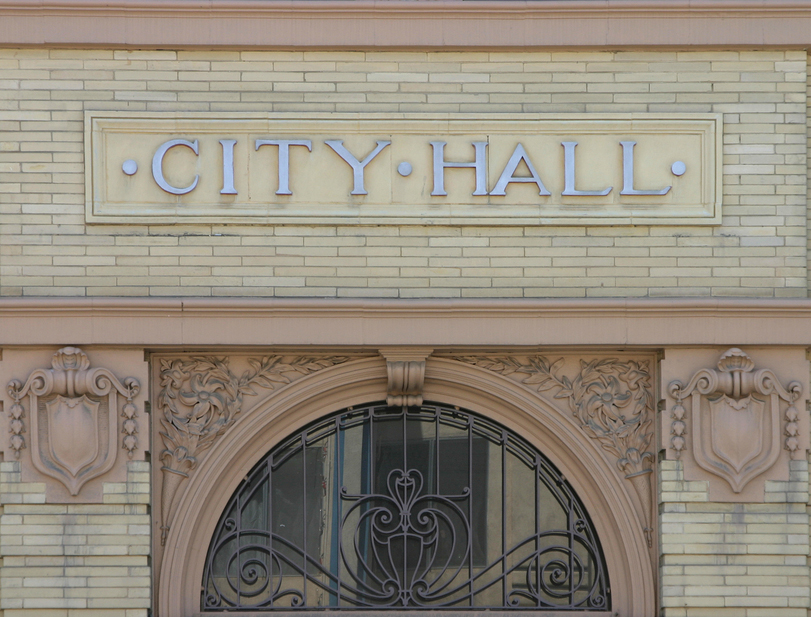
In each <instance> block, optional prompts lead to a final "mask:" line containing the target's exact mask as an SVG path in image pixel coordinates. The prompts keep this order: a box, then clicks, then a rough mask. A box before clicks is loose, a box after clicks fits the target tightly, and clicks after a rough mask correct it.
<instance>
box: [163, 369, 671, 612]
mask: <svg viewBox="0 0 811 617" xmlns="http://www.w3.org/2000/svg"><path fill="white" fill-rule="evenodd" d="M387 380H388V377H387V371H386V368H385V366H384V363H383V362H381V361H380V358H379V357H378V358H360V359H357V360H353V361H349V362H345V363H342V364H339V365H336V366H333V367H330V368H327V369H324V370H323V371H319V372H317V373H314V374H312V375H307V376H304V377H302V378H301V379H298V380H296V381H295V382H294V383H291V384H289V385H287V386H286V387H284V388H283V389H280V390H279V391H278V392H277V393H276V394H275V395H274V396H272V397H269V398H267V399H265V400H263V401H261V402H259V403H258V404H257V405H256V406H255V407H253V408H252V409H250V410H249V411H248V412H243V413H242V414H240V416H239V418H238V419H237V420H236V421H235V423H234V425H233V426H232V427H231V428H230V429H229V430H228V432H227V433H226V434H225V435H223V436H222V437H221V438H219V439H218V440H217V441H216V442H215V443H214V444H213V445H212V447H211V450H210V452H209V454H208V455H207V456H206V457H205V458H204V459H202V460H201V462H200V464H199V466H198V468H197V470H196V471H195V473H194V474H193V475H192V476H190V478H189V479H188V486H187V488H186V489H185V490H184V491H183V493H182V495H180V496H179V497H178V498H177V504H176V506H175V509H176V512H175V513H174V516H175V517H176V520H182V521H183V524H182V525H172V526H171V528H170V529H169V532H168V536H167V540H166V544H165V549H164V552H163V555H162V557H161V559H160V563H159V564H157V567H158V568H159V573H158V575H157V587H158V605H157V608H158V614H160V615H161V617H186V615H195V614H198V613H199V603H200V581H201V580H202V573H203V566H204V561H205V556H206V551H207V548H208V545H209V542H210V541H211V537H212V534H213V532H214V527H215V526H216V524H217V521H218V520H219V517H220V515H221V513H222V510H223V508H224V507H225V505H226V503H227V500H228V499H229V498H230V496H231V494H232V493H233V491H234V490H236V487H237V486H238V485H239V483H240V482H241V481H242V479H243V478H244V477H245V474H246V473H247V471H249V470H250V469H251V468H252V467H253V466H254V465H255V464H256V462H257V461H259V460H260V459H261V457H262V456H264V454H266V453H267V451H268V450H269V449H270V448H272V447H273V446H274V445H276V444H277V443H279V442H280V441H281V440H282V439H284V438H285V437H287V436H288V435H290V434H291V433H293V432H295V431H297V430H300V429H301V428H302V427H304V426H305V425H307V424H308V423H310V422H312V421H314V420H316V419H317V418H320V417H322V416H323V415H325V414H328V413H331V412H334V411H339V410H341V409H345V408H347V407H351V406H354V405H360V404H364V403H368V402H371V401H374V400H379V399H380V395H381V392H385V387H386V383H387ZM423 396H424V397H425V399H426V400H436V401H442V402H443V403H444V404H449V405H458V406H460V407H464V408H465V409H470V410H472V411H475V412H478V413H483V414H485V415H487V416H488V417H490V418H492V419H493V420H495V421H497V422H500V423H502V424H504V425H505V426H507V427H508V428H510V430H513V431H516V432H518V433H519V434H521V435H523V436H524V437H525V438H526V439H528V440H529V441H530V442H532V443H533V444H534V445H536V446H537V447H539V448H540V449H541V451H543V452H544V453H545V454H546V455H547V456H549V457H550V458H551V460H552V461H553V462H554V463H555V465H556V466H557V467H558V469H559V470H560V471H561V472H562V473H563V474H564V475H565V477H566V478H567V480H569V481H570V482H571V483H572V485H573V486H574V487H575V490H576V491H577V493H578V495H579V496H581V498H582V499H583V501H584V503H585V506H586V508H587V509H588V511H589V513H590V515H591V516H592V517H593V519H594V524H595V526H596V528H597V532H598V534H599V537H600V541H601V542H602V544H603V546H604V549H605V553H606V556H607V557H606V558H607V561H608V563H607V566H608V571H609V576H610V577H611V589H612V594H613V596H614V597H615V598H617V600H616V606H615V607H614V610H616V611H618V612H619V613H620V614H622V615H631V616H637V615H639V616H641V615H651V614H653V612H654V611H655V599H654V596H655V585H654V575H653V567H652V563H651V558H650V554H649V549H648V547H647V543H646V541H645V538H644V536H643V534H641V533H640V532H639V529H640V528H641V527H643V526H644V521H643V520H642V519H641V516H640V514H639V512H638V507H637V505H636V502H637V500H638V497H637V496H636V494H635V493H634V491H633V489H631V487H630V486H629V485H628V484H627V483H625V482H624V481H623V479H622V478H621V477H620V476H619V475H618V474H616V473H615V472H614V471H613V470H612V469H611V468H610V466H609V465H608V464H607V462H606V459H605V457H604V456H603V454H602V453H601V448H600V447H599V444H598V443H597V442H596V441H595V440H584V439H583V438H582V429H581V428H580V427H579V426H578V425H577V423H576V422H575V421H574V419H573V418H571V417H568V416H567V415H564V414H561V413H560V411H559V410H558V409H556V408H554V407H553V406H552V405H550V404H549V403H548V402H546V401H544V400H543V399H541V398H539V397H538V396H536V395H535V394H533V393H531V392H530V391H529V390H528V389H527V388H526V387H525V386H522V385H520V384H517V383H516V382H514V381H512V380H510V379H508V378H505V377H504V376H503V375H500V374H497V373H494V372H490V371H486V370H482V369H480V368H478V367H475V366H471V365H469V364H464V363H461V362H457V361H455V360H451V359H448V358H434V357H431V358H430V359H429V360H428V361H427V362H426V369H425V386H424V391H423Z"/></svg>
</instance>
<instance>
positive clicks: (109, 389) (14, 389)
mask: <svg viewBox="0 0 811 617" xmlns="http://www.w3.org/2000/svg"><path fill="white" fill-rule="evenodd" d="M51 367H52V368H50V369H37V370H35V371H33V372H32V373H31V374H30V375H29V376H28V378H27V379H26V380H25V382H24V383H23V382H22V381H20V380H17V379H14V380H12V381H11V382H10V383H9V384H8V394H9V396H10V397H11V399H12V400H13V401H14V402H13V403H12V405H11V409H10V410H9V416H10V421H9V431H10V432H11V440H10V444H9V445H10V449H11V451H12V452H14V456H15V458H20V453H21V451H22V450H23V449H24V448H26V447H29V446H30V449H31V462H32V464H33V466H34V467H35V468H36V469H37V471H39V472H40V473H42V474H44V475H46V476H49V477H51V478H55V479H56V480H58V481H59V482H61V483H62V484H64V485H65V487H66V488H67V489H68V491H69V492H70V494H71V495H73V496H75V495H78V494H79V491H80V490H81V489H82V486H84V484H86V483H87V482H88V481H89V480H92V479H93V478H96V477H98V476H100V475H102V474H104V473H107V472H108V471H109V470H110V469H111V468H112V467H113V465H114V464H115V461H116V455H117V452H118V447H119V446H118V443H119V435H120V434H124V437H123V439H122V440H121V447H122V448H123V449H124V450H126V451H127V454H128V456H129V457H130V458H132V455H133V452H134V451H135V450H136V449H137V448H138V436H137V423H136V420H135V418H136V417H137V409H136V406H135V404H134V403H133V399H134V398H135V397H136V396H137V394H138V392H139V391H140V389H141V386H140V384H139V383H138V380H137V379H135V378H134V377H127V378H125V379H123V380H119V379H118V378H117V377H116V376H115V375H114V374H113V373H112V372H111V371H109V370H108V369H106V368H90V360H89V358H88V357H87V354H85V353H84V352H83V351H82V350H81V349H79V348H77V347H63V348H62V349H60V350H59V351H57V352H56V353H55V354H54V355H53V359H52V360H51ZM121 399H123V401H121ZM26 403H27V407H28V409H27V410H26ZM122 403H123V404H122ZM119 417H123V418H124V421H123V422H122V423H121V429H120V432H119V420H118V418H119ZM26 420H28V423H29V427H28V428H27V427H26ZM26 434H27V435H28V436H29V439H30V443H29V444H27V443H26Z"/></svg>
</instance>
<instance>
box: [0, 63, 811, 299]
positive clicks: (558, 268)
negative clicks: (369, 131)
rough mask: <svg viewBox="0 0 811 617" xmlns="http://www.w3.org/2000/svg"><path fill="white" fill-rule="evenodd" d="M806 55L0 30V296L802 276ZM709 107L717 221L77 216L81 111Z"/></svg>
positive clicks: (779, 285)
mask: <svg viewBox="0 0 811 617" xmlns="http://www.w3.org/2000/svg"><path fill="white" fill-rule="evenodd" d="M806 64H807V63H806V54H805V53H804V52H800V51H763V52H747V51H740V52H738V51H723V52H721V51H700V52H675V51H673V52H616V53H615V52H556V53H544V52H520V53H519V52H515V53H512V52H508V53H488V52H454V53H441V52H430V53H428V52H340V53H336V52H272V51H267V52H265V51H262V52H258V51H252V52H239V51H216V52H212V51H112V50H86V51H83V50H45V49H23V50H14V49H6V50H0V295H3V296H21V295H30V296H42V295H51V296H81V295H87V296H100V295H101V296H180V295H186V296H242V295H249V296H251V295H254V296H288V297H289V296H330V297H341V296H355V297H358V296H362V297H401V298H411V297H561V296H567V297H585V296H646V295H650V296H710V295H714V296H761V297H804V296H806V294H807V287H808V284H807V267H806V266H807V260H806V235H807V234H806V221H807V216H806V184H807V182H806V173H807V169H806V155H807V151H806V128H805V124H806V102H807V101H806V99H807V96H806V83H807V78H806ZM87 109H94V110H133V111H136V110H137V111H144V110H147V111H161V110H171V111H178V110H189V111H213V112H222V113H223V114H229V113H239V112H240V111H256V110H259V111H286V112H290V111H327V112H328V111H336V112H364V111H369V112H372V111H389V112H391V111H395V112H396V111H403V112H521V111H531V112H595V113H600V112H671V111H673V112H686V111H688V112H721V113H723V114H724V119H725V142H726V143H725V146H724V187H725V188H724V224H723V226H721V227H709V226H706V227H704V226H698V227H683V228H677V227H644V226H643V227H608V228H606V227H595V228H586V227H505V228H498V229H490V228H484V227H419V226H410V227H396V226H383V227H351V226H346V227H343V226H338V227H336V226H323V227H317V226H314V227H295V226H279V227H269V226H256V227H250V226H217V225H187V226H153V227H149V226H140V227H126V226H115V227H113V226H95V225H94V226H86V225H85V223H84V184H83V182H84V173H83V172H84V168H83V153H82V149H83V141H82V140H83V135H82V122H83V111H84V110H87Z"/></svg>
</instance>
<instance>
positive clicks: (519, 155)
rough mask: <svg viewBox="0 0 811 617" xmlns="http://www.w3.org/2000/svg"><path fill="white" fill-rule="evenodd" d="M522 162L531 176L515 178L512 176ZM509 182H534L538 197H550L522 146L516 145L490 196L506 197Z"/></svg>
mask: <svg viewBox="0 0 811 617" xmlns="http://www.w3.org/2000/svg"><path fill="white" fill-rule="evenodd" d="M521 161H524V163H526V165H527V169H529V173H530V174H531V175H530V176H529V177H527V178H524V177H516V176H514V175H513V174H514V173H515V170H516V169H518V165H519V164H520V163H521ZM510 182H534V183H535V184H537V185H538V189H539V192H538V195H551V193H550V192H549V191H547V190H546V187H545V186H544V185H543V182H541V177H540V176H539V175H538V172H537V171H535V168H534V167H533V166H532V163H531V162H530V160H529V157H528V156H527V152H526V150H524V146H522V145H521V144H518V145H517V146H516V147H515V151H514V152H513V153H512V156H511V157H510V160H509V161H507V166H506V167H505V168H504V171H502V172H501V176H500V177H499V179H498V182H496V186H495V187H494V188H493V191H492V192H491V193H490V194H491V195H506V194H507V191H506V189H507V185H508V184H509V183H510Z"/></svg>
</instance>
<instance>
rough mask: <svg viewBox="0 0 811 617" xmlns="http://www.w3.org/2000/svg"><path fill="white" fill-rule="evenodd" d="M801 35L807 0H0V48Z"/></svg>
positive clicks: (597, 43) (505, 44)
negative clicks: (291, 0)
mask: <svg viewBox="0 0 811 617" xmlns="http://www.w3.org/2000/svg"><path fill="white" fill-rule="evenodd" d="M348 21H351V22H352V23H353V26H354V27H352V28H346V27H342V26H344V24H346V23H347V22H348ZM810 33H811V4H810V3H809V2H808V1H807V0H769V1H762V0H659V1H658V2H657V1H654V0H609V1H606V0H570V1H565V0H547V1H544V2H526V1H520V0H504V1H502V2H497V1H488V0H482V1H481V2H467V1H465V0H432V1H431V2H426V1H424V0H387V1H386V2H376V1H374V0H352V1H349V0H336V1H335V2H325V1H323V0H321V1H319V0H309V1H308V2H293V3H290V2H285V1H283V0H275V1H274V0H269V1H262V0H231V1H229V0H210V1H208V2H204V1H202V0H166V1H164V2H161V1H158V0H112V1H109V2H108V1H106V0H41V1H38V2H31V0H2V1H0V39H2V40H3V41H4V42H5V44H6V45H46V44H47V45H51V46H57V47H58V46H106V47H110V46H113V47H116V48H119V47H129V48H150V47H160V48H171V49H175V48H181V49H183V48H189V47H200V46H201V45H205V46H206V47H209V48H211V47H223V46H225V47H232V48H233V47H241V48H246V47H247V48H260V49H261V48H293V49H308V48H311V49H345V48H353V49H366V48H377V49H379V48H406V49H408V48H422V49H425V48H428V49H430V48H443V49H471V48H472V49H487V48H510V49H515V48H547V49H548V48H556V47H568V48H571V47H584V48H592V49H593V48H600V47H612V48H613V47H629V46H630V47H633V46H646V47H664V46H680V47H690V46H705V47H729V46H747V47H752V46H758V47H764V46H780V47H784V48H785V47H804V46H807V45H808V44H809V43H811V34H810Z"/></svg>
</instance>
